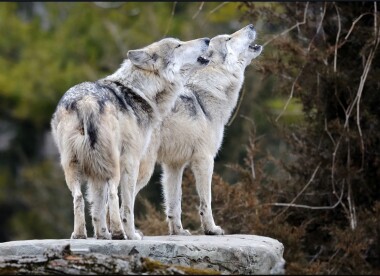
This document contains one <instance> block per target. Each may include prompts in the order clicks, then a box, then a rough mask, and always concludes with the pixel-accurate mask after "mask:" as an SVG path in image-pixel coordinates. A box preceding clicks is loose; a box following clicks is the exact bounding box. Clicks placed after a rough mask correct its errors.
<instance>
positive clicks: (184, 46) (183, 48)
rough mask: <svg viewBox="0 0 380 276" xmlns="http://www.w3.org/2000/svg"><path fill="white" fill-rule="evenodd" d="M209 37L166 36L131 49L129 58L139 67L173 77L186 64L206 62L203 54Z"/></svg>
mask: <svg viewBox="0 0 380 276" xmlns="http://www.w3.org/2000/svg"><path fill="white" fill-rule="evenodd" d="M209 42H210V39H209V38H199V39H194V40H190V41H186V42H184V41H180V40H178V39H175V38H164V39H161V40H160V41H157V42H155V43H153V44H150V45H148V46H146V47H144V48H142V49H138V50H130V51H129V52H128V58H129V60H130V61H131V62H132V63H133V64H134V65H135V66H137V67H139V68H141V69H143V70H147V71H151V72H154V73H156V74H162V75H163V76H164V77H166V78H168V79H169V80H170V79H173V78H174V77H175V75H176V74H177V73H178V72H179V70H180V69H181V67H182V66H183V65H185V64H194V65H195V64H196V63H199V62H201V63H202V62H205V60H204V59H202V58H199V57H200V56H202V55H203V54H204V53H205V52H206V50H207V48H208V45H209Z"/></svg>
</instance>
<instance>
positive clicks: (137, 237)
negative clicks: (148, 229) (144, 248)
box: [128, 230, 144, 240]
mask: <svg viewBox="0 0 380 276" xmlns="http://www.w3.org/2000/svg"><path fill="white" fill-rule="evenodd" d="M143 236H144V235H143V233H142V232H141V231H139V230H137V231H136V232H135V233H134V234H132V235H128V240H142V238H143Z"/></svg>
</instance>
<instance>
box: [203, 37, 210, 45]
mask: <svg viewBox="0 0 380 276" xmlns="http://www.w3.org/2000/svg"><path fill="white" fill-rule="evenodd" d="M204 41H205V43H206V45H207V46H208V45H209V44H210V39H209V38H204Z"/></svg>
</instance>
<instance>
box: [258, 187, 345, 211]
mask: <svg viewBox="0 0 380 276" xmlns="http://www.w3.org/2000/svg"><path fill="white" fill-rule="evenodd" d="M343 191H344V189H342V193H341V194H340V197H339V200H338V201H337V202H336V203H335V204H334V205H332V206H309V205H303V204H293V203H268V204H263V205H272V206H284V207H287V208H286V209H285V210H287V209H288V208H290V207H296V208H304V209H312V210H330V209H334V208H336V207H337V206H338V205H339V203H341V201H342V198H343ZM285 210H284V211H285ZM284 211H282V212H281V214H282V213H283V212H284Z"/></svg>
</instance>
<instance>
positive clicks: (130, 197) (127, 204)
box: [120, 161, 143, 240]
mask: <svg viewBox="0 0 380 276" xmlns="http://www.w3.org/2000/svg"><path fill="white" fill-rule="evenodd" d="M129 163H130V164H129V166H128V168H127V172H124V173H123V174H122V176H121V181H120V188H121V208H120V215H121V218H122V224H123V227H124V231H125V234H126V235H127V238H128V239H129V240H141V239H142V237H143V235H142V233H141V232H140V231H136V229H135V217H134V205H135V194H136V193H135V190H136V182H137V177H138V170H139V167H138V165H139V164H138V162H133V161H131V162H129ZM136 165H137V166H136Z"/></svg>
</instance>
